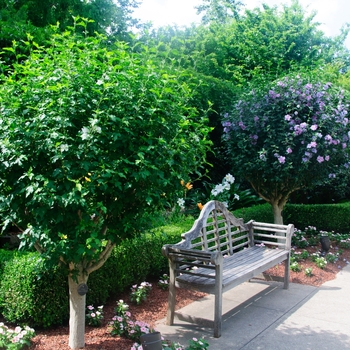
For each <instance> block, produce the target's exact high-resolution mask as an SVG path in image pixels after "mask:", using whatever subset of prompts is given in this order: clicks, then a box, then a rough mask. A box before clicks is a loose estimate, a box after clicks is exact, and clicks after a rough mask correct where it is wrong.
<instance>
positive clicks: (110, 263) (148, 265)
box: [0, 217, 194, 327]
mask: <svg viewBox="0 0 350 350" xmlns="http://www.w3.org/2000/svg"><path fill="white" fill-rule="evenodd" d="M193 221H194V219H193V218H192V217H189V218H184V220H183V221H179V222H178V223H177V224H172V225H167V226H162V227H159V228H157V229H156V230H154V231H153V232H151V233H144V234H141V235H139V236H137V237H134V238H133V239H125V240H123V241H122V242H121V243H120V244H119V245H117V246H116V247H115V248H114V250H113V252H112V254H111V257H110V258H109V259H108V260H107V261H106V263H105V264H104V265H103V267H102V268H100V269H99V270H97V271H95V272H93V273H92V274H91V275H90V277H89V280H88V286H89V291H88V293H87V295H86V297H87V305H102V304H104V303H105V302H106V301H107V299H108V298H109V297H110V296H112V295H116V294H118V293H120V292H122V291H124V290H125V289H127V288H129V287H130V286H131V285H132V284H135V283H140V282H141V281H143V280H145V279H146V277H158V276H160V275H161V274H163V273H165V272H167V271H168V261H167V259H166V258H165V257H163V256H162V252H161V248H162V246H163V245H164V244H166V243H177V242H179V241H180V240H181V233H183V232H185V231H188V230H189V229H190V228H191V226H192V224H193ZM135 257H137V259H135ZM111 271H112V272H117V273H118V276H120V277H119V278H116V273H111ZM67 290H68V285H67V278H66V275H65V271H64V270H63V268H61V267H59V268H56V269H54V270H52V271H51V272H49V271H45V270H44V267H43V265H42V263H41V260H40V258H39V256H38V254H37V253H36V252H17V251H7V250H2V249H0V313H1V314H2V315H3V316H4V317H5V319H6V320H7V321H9V322H13V323H28V324H31V325H32V326H35V327H37V326H39V327H49V326H52V325H55V324H61V323H64V322H65V321H66V320H68V308H69V304H68V293H67Z"/></svg>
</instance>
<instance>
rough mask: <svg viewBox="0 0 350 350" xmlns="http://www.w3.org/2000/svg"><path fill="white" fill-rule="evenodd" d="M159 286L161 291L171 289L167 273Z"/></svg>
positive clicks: (160, 279)
mask: <svg viewBox="0 0 350 350" xmlns="http://www.w3.org/2000/svg"><path fill="white" fill-rule="evenodd" d="M158 286H159V288H160V289H163V290H168V288H169V276H168V275H167V274H166V273H164V274H163V275H162V276H161V277H160V278H159V281H158Z"/></svg>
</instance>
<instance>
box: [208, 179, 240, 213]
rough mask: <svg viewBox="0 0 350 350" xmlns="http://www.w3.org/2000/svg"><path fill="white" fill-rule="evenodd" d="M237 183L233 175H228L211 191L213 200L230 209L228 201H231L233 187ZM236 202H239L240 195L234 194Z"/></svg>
mask: <svg viewBox="0 0 350 350" xmlns="http://www.w3.org/2000/svg"><path fill="white" fill-rule="evenodd" d="M234 182H235V178H234V177H233V176H232V175H231V174H227V175H226V176H225V177H224V178H223V180H222V182H221V183H220V184H217V185H216V186H215V187H214V188H213V189H212V190H211V199H216V200H219V201H221V202H223V203H224V205H225V206H226V208H227V207H228V201H229V200H230V192H229V191H230V189H231V185H233V184H234ZM234 200H239V195H238V194H234Z"/></svg>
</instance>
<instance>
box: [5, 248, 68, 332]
mask: <svg viewBox="0 0 350 350" xmlns="http://www.w3.org/2000/svg"><path fill="white" fill-rule="evenodd" d="M2 254H3V251H2V250H1V254H0V255H2ZM0 312H1V314H2V315H3V316H4V317H5V319H6V320H7V321H8V322H12V323H19V324H31V325H32V326H43V327H49V326H51V325H57V324H62V323H63V322H65V321H66V320H67V316H68V292H67V278H66V273H65V271H64V270H63V269H61V268H56V269H55V270H52V271H45V270H44V269H43V265H42V262H41V260H40V258H39V257H38V254H36V253H23V254H18V255H15V256H14V258H13V259H11V260H8V261H7V263H6V265H5V267H4V270H3V273H2V275H1V281H0Z"/></svg>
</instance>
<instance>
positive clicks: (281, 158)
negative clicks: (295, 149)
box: [278, 156, 286, 164]
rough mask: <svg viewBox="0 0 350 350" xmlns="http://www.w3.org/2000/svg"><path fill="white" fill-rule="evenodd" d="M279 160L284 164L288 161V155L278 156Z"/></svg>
mask: <svg viewBox="0 0 350 350" xmlns="http://www.w3.org/2000/svg"><path fill="white" fill-rule="evenodd" d="M278 161H279V162H280V163H281V164H284V163H285V162H286V157H283V156H279V157H278Z"/></svg>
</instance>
